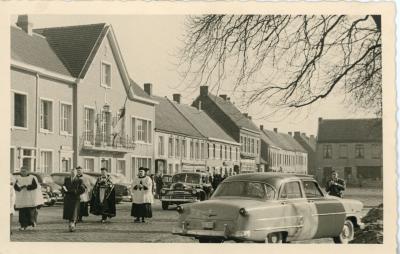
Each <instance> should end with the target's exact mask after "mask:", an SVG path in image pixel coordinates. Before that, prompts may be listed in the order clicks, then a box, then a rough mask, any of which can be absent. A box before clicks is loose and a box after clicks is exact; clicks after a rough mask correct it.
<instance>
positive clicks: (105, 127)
mask: <svg viewBox="0 0 400 254" xmlns="http://www.w3.org/2000/svg"><path fill="white" fill-rule="evenodd" d="M99 117H100V119H99V124H100V140H99V141H100V142H107V141H111V140H110V137H111V136H110V134H111V113H110V112H108V111H103V112H102V113H101V114H99Z"/></svg>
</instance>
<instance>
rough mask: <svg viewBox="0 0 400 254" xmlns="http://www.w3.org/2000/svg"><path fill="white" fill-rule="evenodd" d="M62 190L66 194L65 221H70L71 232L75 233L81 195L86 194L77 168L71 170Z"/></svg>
mask: <svg viewBox="0 0 400 254" xmlns="http://www.w3.org/2000/svg"><path fill="white" fill-rule="evenodd" d="M62 190H63V192H64V207H63V219H64V220H68V223H69V224H68V226H69V231H71V232H73V231H75V225H76V221H77V218H78V213H79V203H80V195H81V194H83V193H84V192H85V186H84V185H83V182H82V179H81V178H80V177H79V176H78V172H77V169H76V168H73V169H71V175H70V176H69V177H66V178H65V180H64V185H63V187H62Z"/></svg>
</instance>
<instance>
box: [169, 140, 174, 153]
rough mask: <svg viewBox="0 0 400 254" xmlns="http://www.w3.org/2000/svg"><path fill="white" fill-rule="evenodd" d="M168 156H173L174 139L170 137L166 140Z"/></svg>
mask: <svg viewBox="0 0 400 254" xmlns="http://www.w3.org/2000/svg"><path fill="white" fill-rule="evenodd" d="M168 156H169V157H172V156H174V139H173V138H172V137H169V138H168Z"/></svg>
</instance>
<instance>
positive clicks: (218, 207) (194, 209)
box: [184, 199, 266, 220]
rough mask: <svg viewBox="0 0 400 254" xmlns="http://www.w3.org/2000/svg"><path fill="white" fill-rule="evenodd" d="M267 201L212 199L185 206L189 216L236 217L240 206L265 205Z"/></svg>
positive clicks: (247, 207)
mask: <svg viewBox="0 0 400 254" xmlns="http://www.w3.org/2000/svg"><path fill="white" fill-rule="evenodd" d="M265 204H266V202H265V201H261V200H254V199H212V200H207V201H203V202H198V203H193V204H188V205H185V206H184V209H185V208H186V207H187V208H186V209H187V210H189V211H188V217H189V218H196V219H206V218H212V219H222V220H226V219H234V218H236V217H237V216H239V210H240V208H245V209H250V208H253V207H258V206H260V205H265Z"/></svg>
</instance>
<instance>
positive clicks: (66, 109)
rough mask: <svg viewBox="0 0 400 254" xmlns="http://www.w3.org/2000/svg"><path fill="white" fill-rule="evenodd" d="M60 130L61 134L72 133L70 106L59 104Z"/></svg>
mask: <svg viewBox="0 0 400 254" xmlns="http://www.w3.org/2000/svg"><path fill="white" fill-rule="evenodd" d="M60 120H61V125H60V131H61V133H63V134H72V106H71V105H69V104H61V106H60Z"/></svg>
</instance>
